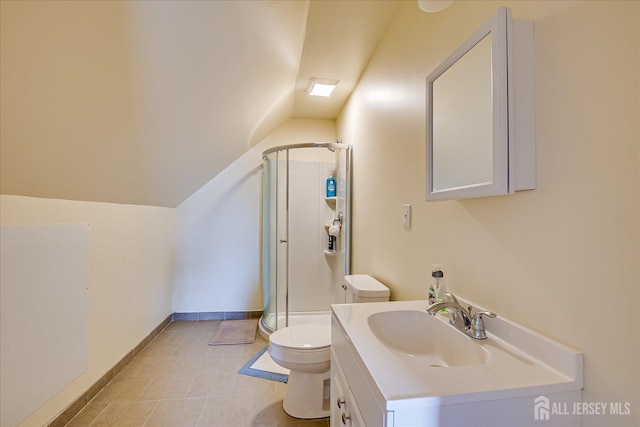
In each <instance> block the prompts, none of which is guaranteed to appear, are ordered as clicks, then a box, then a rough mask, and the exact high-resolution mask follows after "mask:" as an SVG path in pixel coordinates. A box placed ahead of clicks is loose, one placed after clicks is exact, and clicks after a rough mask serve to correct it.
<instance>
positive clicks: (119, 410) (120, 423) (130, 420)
mask: <svg viewBox="0 0 640 427" xmlns="http://www.w3.org/2000/svg"><path fill="white" fill-rule="evenodd" d="M157 404H158V402H154V401H151V402H114V403H110V404H109V406H107V408H106V409H105V410H104V411H103V412H102V413H101V414H100V416H99V417H98V418H96V420H95V421H94V422H93V424H91V426H114V427H116V426H117V427H125V426H127V427H128V426H131V427H134V426H140V427H142V426H144V424H145V423H146V422H147V419H148V418H149V415H151V412H153V410H154V408H155V407H156V405H157Z"/></svg>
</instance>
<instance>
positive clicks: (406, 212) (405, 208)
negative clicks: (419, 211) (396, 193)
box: [402, 204, 411, 227]
mask: <svg viewBox="0 0 640 427" xmlns="http://www.w3.org/2000/svg"><path fill="white" fill-rule="evenodd" d="M402 225H403V226H404V227H411V205H410V204H406V205H402Z"/></svg>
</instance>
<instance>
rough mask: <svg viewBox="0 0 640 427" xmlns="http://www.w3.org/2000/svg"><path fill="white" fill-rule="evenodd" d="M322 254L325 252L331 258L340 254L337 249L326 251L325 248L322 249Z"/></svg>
mask: <svg viewBox="0 0 640 427" xmlns="http://www.w3.org/2000/svg"><path fill="white" fill-rule="evenodd" d="M324 254H325V255H326V256H328V257H332V258H333V257H337V256H338V255H339V254H340V252H338V251H333V252H331V251H327V250H325V251H324Z"/></svg>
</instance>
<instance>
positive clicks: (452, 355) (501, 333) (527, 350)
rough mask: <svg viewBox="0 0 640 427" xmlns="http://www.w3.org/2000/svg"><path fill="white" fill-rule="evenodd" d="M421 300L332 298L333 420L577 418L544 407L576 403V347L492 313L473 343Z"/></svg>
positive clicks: (372, 426)
mask: <svg viewBox="0 0 640 427" xmlns="http://www.w3.org/2000/svg"><path fill="white" fill-rule="evenodd" d="M461 301H462V303H463V304H467V303H469V302H468V301H464V300H462V299H461ZM471 304H472V303H471ZM426 305H427V301H394V302H371V303H361V304H334V305H332V307H331V309H332V316H331V426H332V427H339V426H340V427H341V426H347V427H349V426H366V427H440V426H465V425H477V426H516V425H517V426H518V427H540V425H541V422H540V421H541V420H543V419H544V420H545V421H544V424H545V426H554V427H579V426H580V425H581V417H580V414H573V413H566V414H558V413H550V412H549V408H551V406H549V405H553V404H555V405H556V407H558V405H561V406H562V407H563V408H564V407H565V406H566V407H567V408H573V407H575V405H576V404H578V403H580V402H581V401H582V386H583V381H582V366H583V361H582V354H581V353H580V352H578V351H576V350H575V349H571V348H569V347H566V346H565V345H563V344H560V343H557V342H555V341H553V340H550V339H548V338H546V337H543V336H541V335H539V334H537V333H535V332H533V331H531V330H529V329H527V328H526V327H523V326H522V325H518V324H516V323H514V322H512V321H510V320H508V319H506V318H504V317H502V316H500V315H499V316H498V317H497V318H495V319H487V338H486V339H485V340H481V341H477V340H472V339H471V338H469V337H466V336H464V335H462V334H461V332H459V331H457V330H455V329H454V328H453V326H451V325H449V324H448V322H447V320H446V319H445V318H444V316H441V315H438V316H430V315H428V314H427V313H426V312H425V307H426ZM472 305H473V304H472ZM478 309H479V310H483V309H482V308H478ZM376 319H377V320H376ZM380 319H384V321H383V323H384V328H381V325H380V324H379V323H378V320H380ZM434 322H435V323H434ZM383 329H384V330H383ZM429 331H430V332H429ZM387 332H388V334H387ZM458 338H460V339H458ZM424 340H427V343H437V344H436V345H427V346H425V345H422V344H424V343H425V341H424ZM421 349H422V350H421ZM427 349H430V350H429V351H427ZM462 355H464V356H468V357H460V356H462ZM435 361H439V362H440V363H434V362H435ZM540 405H542V407H539V406H540ZM545 405H546V406H545ZM534 409H535V411H537V412H535V411H534ZM545 409H546V411H547V412H545ZM545 415H550V417H549V418H546V419H545V418H544V416H545ZM541 417H542V418H541ZM343 420H344V422H343Z"/></svg>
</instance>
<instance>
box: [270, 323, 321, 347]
mask: <svg viewBox="0 0 640 427" xmlns="http://www.w3.org/2000/svg"><path fill="white" fill-rule="evenodd" d="M269 341H270V342H271V343H273V344H275V345H277V346H279V347H282V348H286V349H290V350H305V351H308V350H320V349H325V348H328V347H331V327H330V326H328V325H315V324H304V325H296V326H288V327H286V328H283V329H278V330H277V331H275V332H274V333H272V334H271V336H270V337H269Z"/></svg>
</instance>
